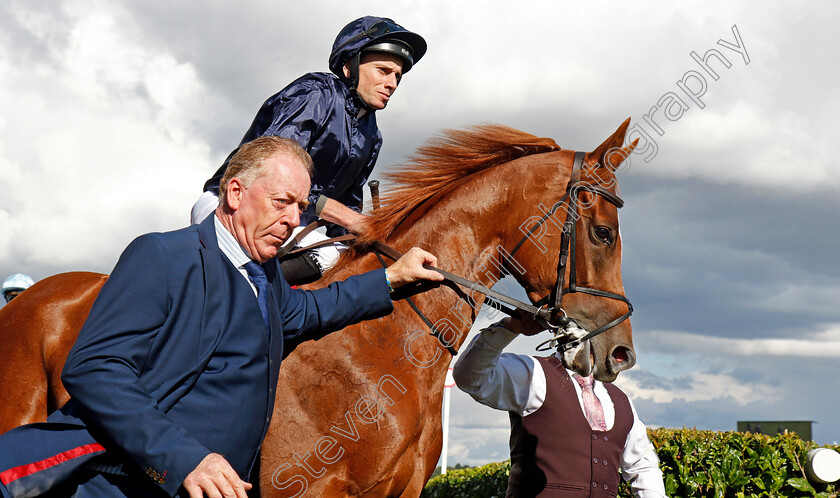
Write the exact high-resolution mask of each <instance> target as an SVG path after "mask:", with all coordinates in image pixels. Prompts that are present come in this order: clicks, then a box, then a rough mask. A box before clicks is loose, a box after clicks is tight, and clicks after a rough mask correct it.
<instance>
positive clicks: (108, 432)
mask: <svg viewBox="0 0 840 498" xmlns="http://www.w3.org/2000/svg"><path fill="white" fill-rule="evenodd" d="M213 217H214V215H211V216H210V217H208V218H207V219H206V220H205V221H204V222H202V223H201V224H200V225H193V226H191V227H188V228H185V229H182V230H178V231H175V232H168V233H153V234H147V235H143V236H141V237H139V238H137V239H136V240H134V241H133V242H132V243H131V244H130V245H129V246H128V248H126V250H125V251H124V252H123V254H122V256H121V257H120V260H119V262H118V263H117V265H116V267H115V268H114V271H113V273H112V274H111V276H110V278H109V279H108V281H107V282H106V284H105V285H104V286H103V287H102V290H101V291H100V293H99V296H98V297H97V299H96V302H95V303H94V305H93V308H92V309H91V312H90V315H89V316H88V319H87V321H86V322H85V325H84V327H83V328H82V330H81V332H80V334H79V338H78V340H77V341H76V344H75V345H74V346H73V349H72V350H71V351H70V354H69V356H68V358H67V362H66V363H65V367H64V372H63V375H62V380H63V382H64V385H65V387H66V389H67V391H68V392H69V393H70V395H71V398H72V399H71V400H70V402H68V403H67V405H66V406H65V407H64V408H62V409H61V410H60V411H58V412H56V413H54V414H53V415H51V416H50V418H49V419H48V423H47V424H33V426H34V429H36V430H40V431H41V432H43V430H44V429H45V426H49V425H50V423H54V424H55V423H62V424H66V425H65V426H63V427H74V428H77V429H78V428H81V429H82V430H83V433H87V434H90V433H92V434H93V435H92V436H91V440H90V442H91V443H92V442H94V441H96V442H99V443H101V444H102V445H103V446H104V447H105V449H106V450H107V453H109V454H110V456H111V457H113V456H114V455H118V459H119V460H120V461H122V462H124V463H126V464H127V465H126V466H125V468H124V470H126V471H128V472H129V474H136V473H137V470H140V471H141V472H143V471H145V473H146V474H148V475H149V476H150V477H152V480H153V481H155V482H157V484H158V485H159V486H160V487H161V488H162V489H163V490H164V491H166V492H167V493H168V494H169V495H174V494H175V493H176V492H177V490H178V488H179V486H180V485H181V483H182V482H183V480H184V478H185V477H186V476H187V474H189V472H191V471H192V470H193V469H194V468H195V467H196V466H197V465H198V463H199V462H200V461H201V460H202V459H203V458H204V457H205V456H206V455H207V454H208V453H210V452H214V451H218V450H217V449H214V448H213V447H208V446H207V445H206V444H205V442H206V441H207V440H208V437H205V436H206V435H203V434H196V433H195V432H196V431H198V429H195V430H191V429H192V428H191V427H190V423H189V422H188V421H187V422H184V414H183V413H180V414H179V416H176V415H175V413H176V412H177V411H178V410H179V408H180V407H179V402H181V405H184V404H185V401H184V400H186V399H188V398H189V397H190V396H192V397H193V398H195V397H196V396H204V397H210V396H214V397H215V399H213V400H212V402H211V403H210V404H209V406H217V407H218V409H219V410H227V409H231V408H233V407H235V406H236V404H238V403H240V402H241V400H238V399H237V398H236V397H235V395H234V393H235V391H234V392H230V391H226V390H223V389H219V390H216V391H214V392H212V393H209V394H206V393H203V392H202V393H199V394H196V393H194V392H192V390H193V388H194V387H195V386H196V385H197V383H198V382H199V378H200V376H201V375H202V374H203V373H204V374H205V375H208V374H207V373H206V372H207V371H208V365H209V364H210V363H211V362H216V363H218V364H220V365H224V364H225V363H226V360H227V359H225V358H223V359H221V360H220V359H219V358H215V357H216V355H217V348H219V345H220V344H223V343H224V341H225V340H226V339H227V340H228V341H230V340H231V338H234V339H235V340H240V337H241V338H242V340H245V341H247V340H254V341H257V342H255V343H254V345H253V346H254V347H253V348H252V347H251V346H250V345H248V344H246V345H245V346H246V347H245V348H244V349H246V350H248V351H251V350H253V358H254V359H255V361H256V360H260V359H262V360H265V364H266V367H267V368H266V370H267V372H266V375H267V377H268V379H267V380H268V384H267V387H263V386H264V384H262V385H261V386H258V387H261V388H258V389H256V390H252V391H253V393H254V394H252V395H253V396H265V395H266V392H265V391H266V389H269V392H268V397H267V399H266V400H253V401H254V402H255V404H256V405H257V406H260V403H262V405H261V406H264V407H266V408H267V413H247V412H246V413H240V414H238V415H237V416H241V418H242V420H238V421H237V423H241V424H244V426H248V427H257V431H258V432H257V435H258V440H257V441H255V443H256V445H257V446H258V445H259V443H260V442H261V441H262V438H263V437H264V436H265V431H266V430H267V428H268V418H269V417H270V414H271V413H272V408H273V403H274V392H273V390H274V388H275V386H276V385H277V378H278V372H279V367H280V361H281V359H282V357H283V342H284V341H285V340H291V339H294V340H296V341H297V340H305V339H317V338H320V337H322V336H324V335H326V334H327V333H329V332H331V331H334V330H337V329H340V328H342V327H344V326H346V325H349V324H352V323H356V322H358V321H361V320H364V319H369V318H375V317H379V316H383V315H385V314H387V313H389V312H390V311H391V310H392V309H393V308H392V304H391V300H390V298H389V295H388V288H387V284H386V281H385V277H384V275H383V271H384V270H376V271H372V272H368V273H366V274H363V275H357V276H354V277H351V278H349V279H347V280H346V281H344V282H337V283H333V284H331V285H330V286H329V287H327V288H325V289H319V290H316V291H302V290H297V289H291V288H290V287H289V285H288V284H287V283H286V281H285V279H284V278H283V277H282V273H281V271H280V267H279V264H278V263H277V261H276V259H272V260H271V261H269V262H268V263H266V264H265V265H264V266H265V268H266V274H267V276H268V279H269V282H270V284H271V287H270V289H269V290H270V302H271V300H273V301H274V302H275V304H276V306H270V307H269V308H270V319H271V337H270V338H269V337H268V335H267V331H266V330H265V325H264V322H263V320H262V316H261V315H260V312H259V307H258V305H257V300H256V297H255V296H254V294H253V291H252V290H251V287H250V286H249V285H248V283H247V281H246V280H245V278H244V277H242V275H241V274H239V273H238V271H237V270H236V269H235V268H234V267H233V265H232V264H231V262H230V261H229V260H228V259H227V257H226V256H225V255H224V254H223V253H222V252H221V250H220V249H219V247H218V243H217V240H216V234H215V227H214V221H213ZM233 302H236V303H240V305H238V306H232V305H231V303H233ZM241 303H245V304H241ZM255 327H257V328H261V330H260V331H259V332H260V333H257V334H255V333H254V332H255V330H254V328H255ZM230 334H235V335H234V336H231V335H230ZM255 337H256V338H258V337H263V342H262V343H259V339H254V338H255ZM249 338H250V339H249ZM260 344H261V346H260ZM266 347H267V349H268V351H266V350H265V349H266ZM266 356H267V360H266ZM214 358H215V359H214ZM214 368H215V367H214ZM236 370H237V369H233V368H231V369H228V371H227V372H223V373H222V375H230V376H232V378H234V380H233V382H234V383H235V382H238V381H241V380H242V379H235V377H236V375H237V371H236ZM217 373H218V372H217ZM222 379H225V378H224V377H222ZM256 381H257V382H259V379H257V380H256ZM223 383H224V382H223ZM198 385H201V384H200V383H199V384H198ZM257 391H258V392H259V394H256V392H257ZM246 392H251V391H246ZM231 405H233V406H231ZM189 406H193V405H189ZM182 411H183V410H182ZM187 415H192V416H194V417H195V418H196V419H197V420H201V419H202V418H206V417H207V416H208V413H194V414H189V413H188V414H187ZM196 425H199V424H196ZM27 427H29V426H24V427H23V428H18V429H14V430H13V431H10V432H14V431H21V429H26V428H27ZM55 427H56V426H55V425H53V426H52V427H51V429H54V428H55ZM260 431H261V432H262V435H261V436H259V432H260ZM58 432H64V431H58ZM71 432H72V431H71ZM221 432H222V435H220V434H214V435H213V438H214V439H215V440H216V441H217V443H218V442H219V441H220V440H219V438H220V437H222V438H224V437H225V436H224V431H221ZM7 434H9V433H7ZM79 437H80V436H79V435H78V434H77V435H74V436H72V437H70V438H69V439H67V441H68V442H69V444H70V446H74V445H79V443H80V441H81V442H82V443H85V442H86V439H85V436H84V434H83V435H82V436H81V439H79ZM3 438H6V435H4V436H3V437H2V438H0V453H2V452H3V450H4V446H3V443H4V439H3ZM48 439H49V438H48ZM53 439H55V440H56V441H58V444H57V445H56V447H55V450H56V451H59V452H60V451H64V452H66V451H67V449H68V448H67V447H66V446H64V444H65V443H64V442H63V441H61V438H59V437H57V438H53ZM221 442H222V443H224V444H222V446H226V447H233V446H236V445H237V444H239V442H238V441H221ZM48 446H49V445H48ZM88 446H89V445H88ZM256 450H257V448H252V449H250V451H252V454H253V455H256ZM39 451H41V452H42V453H43V449H42V450H39ZM240 460H241V459H240ZM249 460H251V462H250V464H248V463H247V462H246V464H245V465H244V466H243V464H242V463H241V462H240V464H239V468H238V469H237V471H238V472H239V473H240V475H241V477H243V478H247V474H248V472H249V471H250V466H251V465H252V464H253V459H251V458H249ZM17 461H18V462H19V461H21V460H17ZM3 465H6V467H5V468H9V463H7V462H2V461H0V475H2V473H1V472H2V471H3V470H4V467H3ZM234 468H237V466H236V465H235V466H234ZM142 479H146V478H145V477H142ZM10 489H11V486H10Z"/></svg>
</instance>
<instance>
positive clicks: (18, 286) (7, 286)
mask: <svg viewBox="0 0 840 498" xmlns="http://www.w3.org/2000/svg"><path fill="white" fill-rule="evenodd" d="M34 283H35V282H34V281H33V280H32V278H30V277H29V275H24V274H23V273H15V274H14V275H9V277H8V278H7V279H6V280H5V281H4V282H3V298H4V299H5V300H6V302H7V303H8V302H10V301H11V300H12V299H14V298H15V297H17V296H18V294H20V293H21V292H23V291H25V290H26V289H28V288H29V287H31V286H32V285H33V284H34Z"/></svg>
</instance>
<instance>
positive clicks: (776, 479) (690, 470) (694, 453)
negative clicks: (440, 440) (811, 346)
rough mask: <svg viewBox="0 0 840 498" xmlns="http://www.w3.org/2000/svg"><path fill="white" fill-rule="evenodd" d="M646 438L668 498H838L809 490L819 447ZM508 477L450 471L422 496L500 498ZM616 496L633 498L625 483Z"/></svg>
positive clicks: (756, 440)
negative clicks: (810, 460) (811, 457)
mask: <svg viewBox="0 0 840 498" xmlns="http://www.w3.org/2000/svg"><path fill="white" fill-rule="evenodd" d="M648 434H649V436H650V440H651V442H652V443H653V445H654V447H656V450H657V453H658V454H659V460H660V467H661V468H662V473H663V475H664V479H665V491H666V492H667V494H668V496H671V497H681V498H689V497H709V498H712V497H715V498H717V497H735V498H742V497H763V496H766V497H805V496H808V497H810V496H816V497H821V498H831V497H837V496H838V489H837V487H836V485H837V483H834V484H829V485H815V486H812V485H811V484H810V483H809V482H808V479H807V478H806V477H805V470H804V465H805V461H806V459H807V454H808V450H811V449H813V448H816V447H818V445H817V444H815V443H813V442H808V441H803V440H802V439H800V438H799V437H798V436H796V435H795V434H784V435H777V436H772V437H771V436H766V435H762V434H748V433H740V432H713V431H698V430H696V429H655V430H650V431H648ZM828 447H829V448H833V449H835V450H840V447H837V446H828ZM509 472H510V461H506V462H502V463H491V464H489V465H485V466H483V467H475V468H471V469H463V470H454V471H450V472H447V473H446V474H445V475H442V476H437V477H435V478H433V479H431V480H430V481H429V482H428V483H427V484H426V488H425V489H424V490H423V494H422V495H421V496H422V497H427V498H443V497H453V498H455V497H457V498H488V497H493V496H496V497H503V496H504V495H505V489H506V488H507V478H508V473H509ZM815 488H816V489H815ZM619 496H620V497H628V498H629V497H631V496H632V495H631V493H630V490H629V487H628V486H627V485H626V484H624V483H622V485H621V487H620V489H619Z"/></svg>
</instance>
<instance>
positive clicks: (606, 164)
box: [508, 119, 636, 382]
mask: <svg viewBox="0 0 840 498" xmlns="http://www.w3.org/2000/svg"><path fill="white" fill-rule="evenodd" d="M629 123H630V120H629V119H628V120H627V121H625V122H624V123H623V124H622V125H621V126H620V127H619V128H618V130H616V132H615V133H613V134H612V136H610V137H609V138H607V139H606V140H605V141H604V143H602V144H601V145H600V146H598V148H596V149H595V150H594V151H592V152H590V153H587V154H585V155H580V157H579V158H578V160H579V168H578V169H579V173H578V172H575V173H574V175H573V176H574V177H575V178H571V179H570V172H572V171H573V163H574V161H575V155H576V154H575V152H573V151H567V150H562V151H557V152H550V153H545V154H537V155H533V156H526V157H524V158H522V159H520V160H519V161H520V162H521V165H520V167H521V170H520V171H521V174H522V175H523V177H524V178H526V179H525V180H524V181H523V183H522V184H523V185H524V187H523V189H525V192H524V193H525V197H526V199H528V200H529V201H531V202H529V204H530V205H529V207H528V208H527V211H519V213H521V214H520V216H521V218H520V219H521V224H520V225H519V233H517V234H514V235H513V237H514V238H519V246H518V247H516V248H515V253H514V254H513V259H514V261H515V263H514V264H513V265H511V264H508V268H509V269H510V268H511V266H518V269H519V270H524V271H521V272H517V271H516V268H513V269H512V271H511V273H512V274H513V275H514V277H515V278H517V280H518V281H519V283H520V284H522V285H523V286H524V287H525V289H526V291H527V293H528V296H529V298H530V299H531V300H532V301H534V302H539V301H541V300H542V301H543V302H545V301H546V300H548V301H552V300H554V301H553V302H555V303H556V302H557V301H556V300H555V294H556V293H555V292H554V288H555V286H556V283H557V280H558V273H561V274H562V287H563V289H564V290H563V293H562V299H561V301H560V308H562V311H560V310H555V317H554V318H555V320H556V319H558V318H560V316H562V313H563V312H565V314H567V315H568V318H570V319H572V320H573V321H574V324H576V325H577V327H580V328H581V329H583V330H585V331H586V332H587V333H589V332H593V331H597V330H599V329H600V328H603V327H607V328H606V329H605V330H604V331H603V333H599V334H598V335H595V336H594V337H592V338H590V339H589V340H587V341H586V342H585V343H583V344H580V345H579V346H576V347H575V348H572V349H570V350H567V351H566V353H565V355H564V358H565V360H566V362H567V366H569V367H570V368H572V369H573V370H575V371H578V372H579V373H581V374H588V373H589V371H590V370H592V371H594V374H595V377H596V378H597V379H599V380H602V381H605V382H610V381H613V380H615V378H616V377H617V376H618V374H619V372H621V371H622V370H626V369H628V368H630V367H632V366H633V365H634V364H635V363H636V356H635V353H634V351H633V338H632V332H631V326H630V321H629V320H626V318H627V317H626V316H625V315H628V316H629V312H630V308H629V302H626V300H624V287H623V284H622V280H621V236H620V233H619V227H618V208H619V207H620V205H621V204H622V201H621V199H620V198H619V197H618V196H617V194H618V186H617V183H616V179H615V169H616V168H617V167H618V166H619V165H620V164H621V162H622V161H623V160H624V159H625V158H626V157H628V156H629V154H630V152H631V151H632V148H633V145H631V146H628V147H625V148H622V147H621V146H622V143H623V142H624V135H625V133H626V131H627V127H628V126H629ZM581 159H582V160H581ZM558 162H559V163H560V164H559V167H558ZM528 178H530V180H529V179H528ZM565 194H568V197H567V199H566V200H565V201H563V202H561V203H559V202H558V201H561V199H563V196H564V195H565ZM575 198H576V199H575ZM569 199H572V202H571V203H570V202H569ZM553 207H554V208H555V209H554V210H552V208H553ZM567 221H569V222H570V224H567V225H566V231H568V232H569V235H568V237H569V239H570V240H569V241H568V256H560V258H564V259H565V261H566V264H565V267H564V268H561V266H560V265H558V256H559V255H560V254H561V251H565V249H564V248H563V241H562V238H563V237H562V236H561V235H562V233H563V231H564V224H566V222H567ZM572 225H574V226H573V227H572ZM569 228H573V230H569ZM549 296H551V298H550V299H547V298H548V297H549ZM549 305H552V302H549ZM613 321H617V323H612V322H613ZM611 324H612V326H610V325H611ZM578 337H580V335H579V336H578Z"/></svg>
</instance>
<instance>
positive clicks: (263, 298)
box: [242, 261, 271, 332]
mask: <svg viewBox="0 0 840 498" xmlns="http://www.w3.org/2000/svg"><path fill="white" fill-rule="evenodd" d="M242 266H244V267H245V271H247V272H248V279H249V280H250V281H251V283H253V284H254V287H256V288H257V303H258V304H259V305H260V313H261V314H262V317H263V321H264V322H265V328H266V329H268V331H269V332H271V320H270V319H269V318H268V277H266V276H265V270H264V269H263V267H262V265H260V264H258V263H256V262H254V261H248V262H247V263H245V264H244V265H242Z"/></svg>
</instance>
